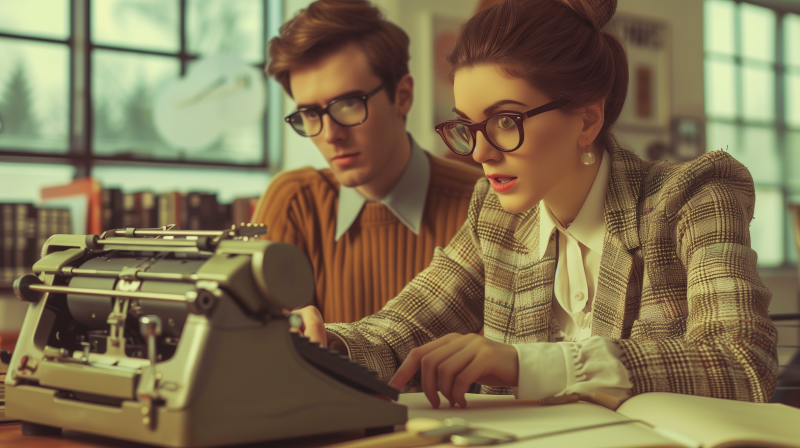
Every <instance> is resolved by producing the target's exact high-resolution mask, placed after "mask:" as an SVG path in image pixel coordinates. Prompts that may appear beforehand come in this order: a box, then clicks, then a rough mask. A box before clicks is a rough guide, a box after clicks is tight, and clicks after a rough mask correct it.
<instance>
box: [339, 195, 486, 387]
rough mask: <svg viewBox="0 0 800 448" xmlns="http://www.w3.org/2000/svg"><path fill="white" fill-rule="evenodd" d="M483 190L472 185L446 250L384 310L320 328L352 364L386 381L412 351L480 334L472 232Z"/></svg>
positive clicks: (480, 269) (478, 266) (480, 289)
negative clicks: (341, 345) (343, 347)
mask: <svg viewBox="0 0 800 448" xmlns="http://www.w3.org/2000/svg"><path fill="white" fill-rule="evenodd" d="M485 187H486V185H485V184H482V183H478V184H477V185H476V190H475V193H474V194H473V196H472V199H471V202H470V206H469V211H468V215H467V220H466V221H465V222H464V225H463V226H462V227H461V230H459V231H458V233H456V235H455V236H454V237H453V239H452V240H451V241H450V244H449V245H448V246H447V247H445V248H441V247H437V248H436V250H435V253H434V255H433V260H432V261H431V264H430V266H428V267H427V268H426V269H425V270H423V271H422V272H420V273H419V274H418V275H417V276H416V277H415V278H414V279H413V280H412V281H411V282H410V283H409V284H408V285H406V287H405V288H403V290H402V291H401V292H400V294H399V295H398V296H397V297H395V298H394V299H392V300H390V301H389V302H388V303H387V304H386V305H385V306H384V307H383V309H381V310H380V311H379V312H377V313H375V314H373V315H371V316H367V317H365V318H363V319H361V320H359V321H358V322H354V323H351V324H341V323H327V324H325V328H326V330H328V331H329V332H331V333H334V334H335V335H337V336H339V337H341V338H342V339H343V340H344V341H345V342H346V344H347V347H348V348H349V351H350V358H351V359H352V360H353V361H356V362H358V363H359V364H361V365H362V366H365V367H368V368H369V369H371V370H373V371H375V372H377V373H378V376H379V377H381V378H387V377H391V376H392V375H394V373H395V371H396V370H397V369H398V368H399V367H400V364H402V362H403V360H405V358H406V356H408V353H409V352H410V351H411V350H412V349H414V348H416V347H419V346H421V345H424V344H426V343H428V342H431V341H433V340H435V339H437V338H439V337H442V336H444V335H446V334H449V333H461V334H467V333H477V332H478V331H480V329H481V326H482V325H483V299H484V263H483V259H482V256H481V247H480V243H479V240H478V233H477V229H476V227H477V225H478V214H479V212H480V210H481V208H482V202H483V200H484V198H485V197H486V192H485V191H483V190H485ZM479 190H480V191H479Z"/></svg>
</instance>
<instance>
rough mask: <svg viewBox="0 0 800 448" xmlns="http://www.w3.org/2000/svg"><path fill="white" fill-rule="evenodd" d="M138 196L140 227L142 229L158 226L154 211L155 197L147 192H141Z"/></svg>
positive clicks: (156, 214)
mask: <svg viewBox="0 0 800 448" xmlns="http://www.w3.org/2000/svg"><path fill="white" fill-rule="evenodd" d="M139 196H140V207H141V208H140V210H141V213H140V215H139V216H140V217H141V222H140V225H141V226H142V227H144V228H153V227H157V226H158V213H157V212H158V211H157V210H156V195H155V194H153V193H152V192H149V191H143V192H141V193H140V194H139Z"/></svg>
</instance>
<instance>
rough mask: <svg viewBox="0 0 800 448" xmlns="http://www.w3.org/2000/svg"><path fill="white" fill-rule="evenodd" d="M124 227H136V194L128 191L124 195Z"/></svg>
mask: <svg viewBox="0 0 800 448" xmlns="http://www.w3.org/2000/svg"><path fill="white" fill-rule="evenodd" d="M122 201H123V204H122V207H123V215H122V227H123V228H128V227H136V195H135V194H131V193H127V194H124V195H123V196H122Z"/></svg>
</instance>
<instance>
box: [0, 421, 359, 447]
mask: <svg viewBox="0 0 800 448" xmlns="http://www.w3.org/2000/svg"><path fill="white" fill-rule="evenodd" d="M363 436H364V431H363V430H356V431H347V432H341V433H336V434H326V435H323V436H313V437H303V438H298V439H292V440H279V441H276V442H268V443H263V442H262V443H258V444H252V445H236V448H247V447H253V448H255V447H259V448H279V447H280V448H283V447H286V448H318V447H324V446H327V445H332V444H334V443H339V442H345V441H347V440H354V439H358V438H360V437H363ZM0 446H2V447H15V448H16V447H22V448H34V447H37V448H38V447H41V448H152V445H144V444H141V443H133V442H125V441H121V440H116V439H111V438H108V437H101V436H95V435H92V434H86V433H81V432H77V431H64V434H63V435H62V436H61V437H43V436H26V435H23V434H22V425H21V424H20V423H0Z"/></svg>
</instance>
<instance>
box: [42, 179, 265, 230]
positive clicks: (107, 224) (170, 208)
mask: <svg viewBox="0 0 800 448" xmlns="http://www.w3.org/2000/svg"><path fill="white" fill-rule="evenodd" d="M42 201H43V203H45V204H47V203H51V204H53V203H55V204H65V203H67V204H73V205H74V204H83V207H81V208H79V210H80V213H84V212H85V214H86V216H81V218H82V219H81V220H80V221H79V224H80V225H76V226H75V229H74V231H75V233H93V234H101V233H102V232H103V231H105V230H108V229H121V228H127V227H136V228H152V227H161V226H165V225H170V224H174V225H175V226H176V228H178V229H181V230H221V229H227V228H230V227H231V225H232V224H233V223H237V224H238V223H241V222H249V221H250V217H251V216H252V213H253V210H254V209H255V204H256V201H257V198H241V199H236V200H234V201H233V202H232V203H231V204H221V203H220V202H219V201H218V200H217V196H216V194H214V193H202V192H188V193H184V192H165V193H154V192H151V191H139V192H123V191H122V190H121V189H119V188H103V187H102V186H101V185H100V183H99V182H98V181H97V180H96V179H92V178H82V179H76V180H74V181H72V182H71V183H69V184H67V185H60V186H55V187H47V188H43V189H42ZM75 211H76V210H73V213H75ZM73 218H74V216H73ZM75 222H78V221H75Z"/></svg>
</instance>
